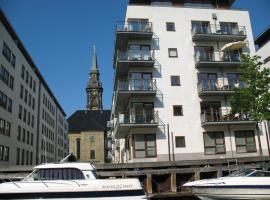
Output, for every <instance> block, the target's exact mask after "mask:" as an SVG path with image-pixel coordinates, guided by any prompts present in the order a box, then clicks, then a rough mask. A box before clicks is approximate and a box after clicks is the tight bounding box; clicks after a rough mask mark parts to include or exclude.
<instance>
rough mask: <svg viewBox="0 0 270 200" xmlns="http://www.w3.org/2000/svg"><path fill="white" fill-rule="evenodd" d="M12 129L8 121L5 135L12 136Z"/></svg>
mask: <svg viewBox="0 0 270 200" xmlns="http://www.w3.org/2000/svg"><path fill="white" fill-rule="evenodd" d="M10 129H11V124H10V123H9V122H8V121H6V126H5V133H4V135H6V136H10Z"/></svg>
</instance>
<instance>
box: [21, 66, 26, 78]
mask: <svg viewBox="0 0 270 200" xmlns="http://www.w3.org/2000/svg"><path fill="white" fill-rule="evenodd" d="M24 75H25V67H24V66H23V65H22V70H21V78H22V79H24Z"/></svg>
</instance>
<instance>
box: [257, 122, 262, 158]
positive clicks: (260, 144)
mask: <svg viewBox="0 0 270 200" xmlns="http://www.w3.org/2000/svg"><path fill="white" fill-rule="evenodd" d="M256 129H257V137H258V143H259V153H260V156H263V152H262V143H261V137H260V128H259V123H258V122H257V123H256Z"/></svg>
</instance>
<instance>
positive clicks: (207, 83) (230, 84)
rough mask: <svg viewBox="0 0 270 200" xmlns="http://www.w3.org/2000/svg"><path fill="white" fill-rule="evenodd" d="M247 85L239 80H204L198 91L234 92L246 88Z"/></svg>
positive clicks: (201, 81)
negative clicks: (235, 89) (236, 89)
mask: <svg viewBox="0 0 270 200" xmlns="http://www.w3.org/2000/svg"><path fill="white" fill-rule="evenodd" d="M245 87H246V84H245V83H244V82H243V81H240V80H239V79H230V78H218V79H203V80H200V82H199V83H198V91H199V92H203V91H233V90H234V88H245Z"/></svg>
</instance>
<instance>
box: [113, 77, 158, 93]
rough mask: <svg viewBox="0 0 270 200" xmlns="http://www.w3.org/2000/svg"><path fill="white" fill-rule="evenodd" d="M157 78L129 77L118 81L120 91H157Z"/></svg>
mask: <svg viewBox="0 0 270 200" xmlns="http://www.w3.org/2000/svg"><path fill="white" fill-rule="evenodd" d="M156 90H157V85H156V80H155V79H128V80H119V81H118V91H156Z"/></svg>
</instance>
